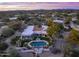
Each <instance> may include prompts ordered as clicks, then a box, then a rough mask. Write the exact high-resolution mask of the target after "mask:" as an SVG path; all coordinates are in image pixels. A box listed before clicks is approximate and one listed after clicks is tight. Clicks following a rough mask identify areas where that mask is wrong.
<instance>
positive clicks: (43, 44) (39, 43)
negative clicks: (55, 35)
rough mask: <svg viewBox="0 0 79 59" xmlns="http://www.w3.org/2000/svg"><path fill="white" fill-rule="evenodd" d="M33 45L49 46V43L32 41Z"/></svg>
mask: <svg viewBox="0 0 79 59" xmlns="http://www.w3.org/2000/svg"><path fill="white" fill-rule="evenodd" d="M31 46H33V47H45V46H47V43H46V42H40V41H39V42H32V43H31Z"/></svg>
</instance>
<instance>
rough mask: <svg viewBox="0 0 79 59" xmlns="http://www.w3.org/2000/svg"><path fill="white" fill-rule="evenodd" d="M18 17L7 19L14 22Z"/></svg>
mask: <svg viewBox="0 0 79 59" xmlns="http://www.w3.org/2000/svg"><path fill="white" fill-rule="evenodd" d="M17 18H18V17H11V18H9V20H11V21H12V20H16V19H17Z"/></svg>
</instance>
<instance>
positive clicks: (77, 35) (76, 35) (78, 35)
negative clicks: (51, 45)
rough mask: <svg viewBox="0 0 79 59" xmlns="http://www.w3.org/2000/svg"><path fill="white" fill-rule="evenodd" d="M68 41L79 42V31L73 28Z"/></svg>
mask: <svg viewBox="0 0 79 59" xmlns="http://www.w3.org/2000/svg"><path fill="white" fill-rule="evenodd" d="M67 41H68V42H69V43H71V44H79V31H77V30H74V29H72V30H71V31H70V34H69V36H68V37H67Z"/></svg>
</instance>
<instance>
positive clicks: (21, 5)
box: [0, 2, 79, 11]
mask: <svg viewBox="0 0 79 59" xmlns="http://www.w3.org/2000/svg"><path fill="white" fill-rule="evenodd" d="M36 9H46V10H51V9H79V2H0V11H6V10H36Z"/></svg>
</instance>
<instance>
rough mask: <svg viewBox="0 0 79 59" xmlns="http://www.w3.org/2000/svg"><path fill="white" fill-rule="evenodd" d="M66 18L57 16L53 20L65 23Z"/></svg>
mask: <svg viewBox="0 0 79 59" xmlns="http://www.w3.org/2000/svg"><path fill="white" fill-rule="evenodd" d="M64 20H65V19H64V18H59V17H57V18H55V20H53V22H56V23H61V24H63V23H64Z"/></svg>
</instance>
